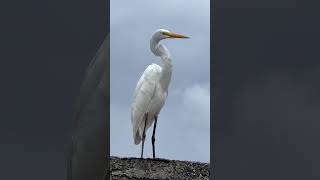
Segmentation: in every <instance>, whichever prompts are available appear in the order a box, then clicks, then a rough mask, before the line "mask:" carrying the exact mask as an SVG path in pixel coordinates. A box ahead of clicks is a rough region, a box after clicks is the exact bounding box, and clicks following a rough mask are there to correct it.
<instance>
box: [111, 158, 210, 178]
mask: <svg viewBox="0 0 320 180" xmlns="http://www.w3.org/2000/svg"><path fill="white" fill-rule="evenodd" d="M209 165H210V164H209V163H200V162H189V161H178V160H166V159H149V158H147V159H140V158H118V157H111V161H110V171H111V176H112V180H209Z"/></svg>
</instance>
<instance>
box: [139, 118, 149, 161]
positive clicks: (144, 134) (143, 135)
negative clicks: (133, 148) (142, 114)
mask: <svg viewBox="0 0 320 180" xmlns="http://www.w3.org/2000/svg"><path fill="white" fill-rule="evenodd" d="M147 120H148V113H146V120H145V122H144V128H143V134H142V148H141V158H143V147H144V140H145V139H146V126H147Z"/></svg>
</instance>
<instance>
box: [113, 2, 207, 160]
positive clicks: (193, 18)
mask: <svg viewBox="0 0 320 180" xmlns="http://www.w3.org/2000/svg"><path fill="white" fill-rule="evenodd" d="M209 3H210V1H209V0H189V1H185V0H162V1H155V0H139V1H130V0H111V2H110V6H111V7H110V10H111V12H110V15H111V19H110V31H111V38H110V47H111V62H110V64H111V86H110V88H111V89H110V90H111V92H110V93H111V100H110V101H111V104H110V108H111V112H110V114H111V115H110V116H111V122H110V135H111V137H110V143H111V145H110V150H111V152H110V154H111V155H113V156H120V157H140V151H141V145H134V143H133V135H132V124H131V117H130V106H131V102H132V95H133V92H134V89H135V86H136V83H137V82H138V80H139V78H140V76H141V75H142V73H143V71H144V70H145V68H146V67H147V66H148V65H149V64H151V63H157V64H160V63H161V60H160V59H159V58H158V57H155V56H154V55H153V54H152V53H151V51H150V50H149V40H150V36H151V34H152V33H153V32H154V31H155V30H156V29H159V28H163V29H168V30H170V31H173V32H177V33H181V34H184V35H188V36H190V37H191V38H190V39H187V40H175V39H173V40H164V41H162V43H163V44H165V45H166V46H167V47H168V49H169V51H170V53H171V56H172V63H173V75H172V80H171V84H170V86H169V95H168V99H167V101H166V104H165V106H164V107H163V109H162V110H161V113H160V115H159V119H158V123H157V131H156V156H157V157H159V158H166V159H179V160H192V161H204V162H209V161H210V89H209V87H210V66H209V65H210V24H209V21H210V4H209ZM151 133H152V128H150V129H149V130H148V132H147V138H146V143H145V154H144V156H145V157H152V146H151Z"/></svg>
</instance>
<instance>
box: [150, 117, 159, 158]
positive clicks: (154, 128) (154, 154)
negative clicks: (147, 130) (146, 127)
mask: <svg viewBox="0 0 320 180" xmlns="http://www.w3.org/2000/svg"><path fill="white" fill-rule="evenodd" d="M157 120H158V116H155V119H154V126H153V132H152V139H151V141H152V150H153V158H155V157H156V153H155V147H154V142H155V141H156V138H155V133H156V128H157Z"/></svg>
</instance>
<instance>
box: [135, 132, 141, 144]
mask: <svg viewBox="0 0 320 180" xmlns="http://www.w3.org/2000/svg"><path fill="white" fill-rule="evenodd" d="M141 141H142V137H141V136H140V133H139V131H137V132H136V135H135V136H134V144H135V145H138V144H140V142H141Z"/></svg>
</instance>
